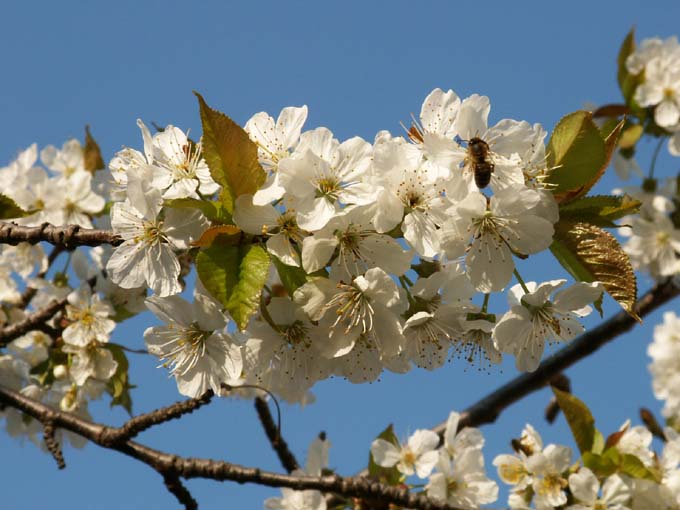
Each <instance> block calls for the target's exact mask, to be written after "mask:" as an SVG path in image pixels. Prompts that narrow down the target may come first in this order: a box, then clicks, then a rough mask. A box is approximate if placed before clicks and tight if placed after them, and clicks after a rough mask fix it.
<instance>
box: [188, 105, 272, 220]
mask: <svg viewBox="0 0 680 510" xmlns="http://www.w3.org/2000/svg"><path fill="white" fill-rule="evenodd" d="M194 94H196V97H197V98H198V104H199V107H200V111H201V123H202V125H203V157H204V158H205V161H206V162H207V164H208V168H210V174H211V175H212V178H213V179H214V180H215V181H216V182H217V183H219V184H221V185H222V194H221V195H220V197H221V201H222V203H223V204H224V207H225V208H226V209H227V211H229V212H230V213H232V212H233V211H234V201H235V200H236V199H237V198H238V197H239V196H240V195H243V194H246V193H248V194H255V192H256V191H257V190H258V189H259V188H260V187H261V186H262V184H264V181H265V177H266V175H265V172H264V170H263V169H262V167H261V166H260V163H259V162H258V159H257V145H256V144H255V142H253V141H252V140H251V139H250V137H249V136H248V133H246V132H245V131H244V130H243V128H242V127H241V126H239V125H238V124H236V123H235V122H234V121H233V120H231V119H230V118H229V117H227V116H226V115H225V114H223V113H222V112H219V111H217V110H213V109H212V108H210V107H209V106H208V105H207V104H206V102H205V101H204V100H203V97H202V96H201V95H200V94H199V93H198V92H194Z"/></svg>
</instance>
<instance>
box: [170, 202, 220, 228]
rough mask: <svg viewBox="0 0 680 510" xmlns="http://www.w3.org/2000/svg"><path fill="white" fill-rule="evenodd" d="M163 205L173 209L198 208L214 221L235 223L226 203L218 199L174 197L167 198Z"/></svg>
mask: <svg viewBox="0 0 680 510" xmlns="http://www.w3.org/2000/svg"><path fill="white" fill-rule="evenodd" d="M163 205H165V206H167V207H172V208H173V209H198V210H200V211H201V212H202V213H203V214H204V215H205V217H206V218H208V219H209V220H210V221H212V222H214V223H222V224H225V225H228V224H230V223H233V221H232V219H231V214H229V211H227V209H226V207H225V205H224V204H223V203H222V202H220V201H218V200H197V199H195V198H173V199H170V200H165V202H163Z"/></svg>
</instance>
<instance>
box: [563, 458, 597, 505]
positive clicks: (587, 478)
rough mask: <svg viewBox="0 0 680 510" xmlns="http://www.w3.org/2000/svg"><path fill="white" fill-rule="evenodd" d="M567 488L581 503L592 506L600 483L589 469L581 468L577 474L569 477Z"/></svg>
mask: <svg viewBox="0 0 680 510" xmlns="http://www.w3.org/2000/svg"><path fill="white" fill-rule="evenodd" d="M569 488H570V489H571V492H572V494H573V495H574V496H576V498H577V499H579V500H580V501H581V502H582V503H587V504H588V505H590V506H592V505H593V504H594V503H595V500H596V499H597V493H598V491H599V490H600V483H599V482H598V481H597V478H596V477H595V475H594V474H593V472H592V471H591V470H590V469H588V468H586V467H583V468H581V469H579V471H578V473H574V474H572V475H570V476H569Z"/></svg>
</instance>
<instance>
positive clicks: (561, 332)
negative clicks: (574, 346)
mask: <svg viewBox="0 0 680 510" xmlns="http://www.w3.org/2000/svg"><path fill="white" fill-rule="evenodd" d="M565 283H566V280H552V281H549V282H544V283H542V284H540V285H536V283H534V282H528V283H527V284H526V286H527V289H528V291H529V292H527V293H525V292H524V290H523V289H522V286H521V285H519V284H518V285H515V286H514V287H512V288H511V289H510V292H509V293H508V302H509V304H510V310H509V311H508V312H507V313H505V314H504V315H503V317H501V318H500V320H499V321H498V323H497V324H496V327H495V329H494V332H493V337H494V340H495V342H496V345H497V346H498V348H499V349H500V350H501V351H503V352H507V353H510V354H513V355H514V356H515V358H516V359H515V363H516V365H517V369H518V370H522V371H528V372H533V371H534V370H536V368H537V367H538V364H539V363H540V361H541V357H542V356H543V350H544V348H545V342H546V340H547V341H548V342H554V341H559V342H566V341H568V340H571V339H572V338H574V337H575V336H577V335H578V334H579V333H582V332H583V331H584V328H583V326H582V325H581V323H580V322H579V321H578V320H577V319H578V318H579V317H584V316H586V315H588V314H590V312H591V311H592V308H591V307H590V306H588V303H592V302H593V301H595V300H597V299H598V298H599V297H600V295H601V294H602V287H601V285H600V284H599V283H585V282H578V283H575V284H574V285H572V286H571V287H569V288H567V289H563V290H560V291H558V292H556V293H555V297H554V298H553V299H552V301H551V300H550V295H551V294H552V293H553V292H554V291H556V290H557V289H558V288H560V287H561V286H562V285H564V284H565Z"/></svg>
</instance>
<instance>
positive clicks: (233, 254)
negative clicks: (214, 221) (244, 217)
mask: <svg viewBox="0 0 680 510" xmlns="http://www.w3.org/2000/svg"><path fill="white" fill-rule="evenodd" d="M196 272H197V273H198V277H199V278H200V279H201V282H202V283H203V285H204V286H205V288H206V289H207V290H208V292H210V293H211V294H212V295H213V297H214V298H215V299H217V300H218V301H219V302H220V303H222V305H223V306H224V307H225V308H226V309H227V311H228V312H229V314H230V315H231V317H232V319H234V322H236V325H237V326H238V327H239V329H241V330H244V329H245V328H246V326H247V325H248V320H249V319H250V316H251V315H252V314H253V313H255V311H256V310H257V308H258V306H259V304H260V294H261V293H262V288H263V287H264V284H265V282H266V281H267V276H268V275H269V255H268V254H267V252H266V250H265V249H264V248H263V247H262V246H260V245H258V244H250V245H239V246H222V245H219V244H213V245H212V246H210V247H209V248H207V249H205V250H201V251H200V252H199V254H198V255H197V256H196Z"/></svg>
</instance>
